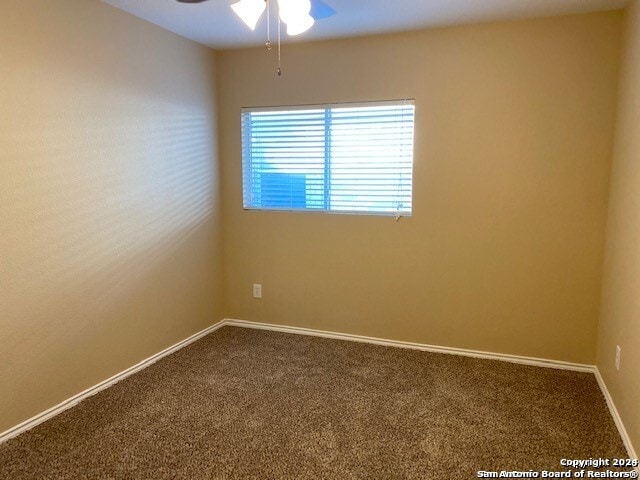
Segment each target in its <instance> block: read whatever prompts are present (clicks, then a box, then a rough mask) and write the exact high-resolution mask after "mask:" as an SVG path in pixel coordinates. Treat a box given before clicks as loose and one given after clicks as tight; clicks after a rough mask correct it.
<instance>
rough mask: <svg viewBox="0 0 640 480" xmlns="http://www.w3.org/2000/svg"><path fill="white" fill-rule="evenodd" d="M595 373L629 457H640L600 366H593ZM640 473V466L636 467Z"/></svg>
mask: <svg viewBox="0 0 640 480" xmlns="http://www.w3.org/2000/svg"><path fill="white" fill-rule="evenodd" d="M593 370H594V373H595V375H596V380H598V385H600V390H602V394H603V395H604V399H605V400H606V401H607V406H608V407H609V411H610V412H611V416H612V417H613V421H614V422H615V424H616V427H617V428H618V432H620V436H621V437H622V442H623V443H624V446H625V448H626V449H627V452H628V454H629V458H635V459H637V458H638V455H637V454H636V451H635V449H634V448H633V444H632V443H631V439H630V438H629V434H628V433H627V429H626V428H624V423H622V419H621V418H620V414H619V413H618V409H617V408H616V405H615V404H614V403H613V398H611V394H610V393H609V389H608V388H607V384H606V383H604V379H603V378H602V375H601V374H600V370H598V367H593ZM636 470H638V472H639V473H640V468H636Z"/></svg>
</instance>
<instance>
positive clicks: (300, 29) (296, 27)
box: [287, 15, 315, 36]
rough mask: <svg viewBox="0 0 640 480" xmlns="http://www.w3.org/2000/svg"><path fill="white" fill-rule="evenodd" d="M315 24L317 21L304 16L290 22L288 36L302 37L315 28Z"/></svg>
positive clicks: (309, 16)
mask: <svg viewBox="0 0 640 480" xmlns="http://www.w3.org/2000/svg"><path fill="white" fill-rule="evenodd" d="M314 23H315V20H314V19H313V17H312V16H311V15H304V16H302V17H300V18H296V19H295V20H290V21H289V22H288V23H287V35H289V36H295V35H300V34H301V33H304V32H306V31H307V30H309V29H310V28H311V27H313V24H314Z"/></svg>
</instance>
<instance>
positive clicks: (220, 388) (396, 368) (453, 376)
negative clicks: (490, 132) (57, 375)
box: [0, 327, 626, 479]
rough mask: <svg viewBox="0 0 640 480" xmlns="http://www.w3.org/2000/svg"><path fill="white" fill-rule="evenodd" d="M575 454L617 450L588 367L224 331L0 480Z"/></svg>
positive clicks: (77, 411) (10, 456) (410, 466)
mask: <svg viewBox="0 0 640 480" xmlns="http://www.w3.org/2000/svg"><path fill="white" fill-rule="evenodd" d="M590 457H604V458H618V457H626V452H625V450H624V447H623V444H622V441H621V439H620V437H619V435H618V433H617V431H616V427H615V425H614V423H613V420H612V418H611V416H610V414H609V412H608V410H607V407H606V404H605V401H604V398H603V396H602V394H601V392H600V390H599V388H598V385H597V383H596V380H595V378H594V376H593V375H592V374H587V373H576V372H568V371H562V370H553V369H545V368H538V367H529V366H523V365H515V364H510V363H504V362H497V361H491V360H480V359H473V358H467V357H459V356H454V355H444V354H434V353H426V352H419V351H412V350H404V349H397V348H389V347H380V346H374V345H366V344H359V343H351V342H343V341H339V340H328V339H322V338H314V337H305V336H298V335H290V334H283V333H275V332H265V331H257V330H247V329H241V328H233V327H225V328H223V329H221V330H219V331H217V332H215V333H213V334H211V335H209V336H207V337H205V338H203V339H201V340H199V341H198V342H196V343H194V344H192V345H190V346H189V347H187V348H185V349H183V350H181V351H179V352H177V353H175V354H173V355H171V356H169V357H167V358H165V359H163V360H161V361H160V362H158V363H156V364H154V365H152V366H151V367H149V368H147V369H146V370H144V371H142V372H140V373H138V374H136V375H134V376H132V377H130V378H128V379H126V380H124V381H122V382H120V383H118V384H117V385H115V386H113V387H111V388H109V389H107V390H105V391H103V392H101V393H99V394H98V395H96V396H94V397H92V398H89V399H87V400H85V401H83V402H81V403H80V404H79V405H78V406H76V407H74V408H72V409H71V410H67V411H66V412H64V413H62V414H61V415H59V416H57V417H55V418H54V419H52V420H50V421H48V422H46V423H44V424H42V425H40V426H38V427H36V428H34V429H32V430H30V431H29V432H27V433H24V434H23V435H21V436H19V437H17V438H15V439H13V440H10V441H8V442H7V443H5V444H3V445H0V478H2V479H45V478H46V479H72V478H73V479H84V478H86V479H164V478H181V479H216V478H220V479H223V478H224V479H227V478H228V479H236V478H238V479H240V478H242V479H280V478H289V479H293V478H308V479H311V478H313V479H321V478H326V479H330V478H335V479H351V478H358V479H361V478H362V479H364V478H378V479H383V478H389V479H391V478H393V479H396V478H397V479H401V478H407V479H410V478H415V479H456V478H462V479H465V478H476V477H477V471H478V470H526V471H528V470H530V469H532V470H541V469H546V470H562V468H561V467H560V465H559V461H560V459H562V458H576V459H583V458H590Z"/></svg>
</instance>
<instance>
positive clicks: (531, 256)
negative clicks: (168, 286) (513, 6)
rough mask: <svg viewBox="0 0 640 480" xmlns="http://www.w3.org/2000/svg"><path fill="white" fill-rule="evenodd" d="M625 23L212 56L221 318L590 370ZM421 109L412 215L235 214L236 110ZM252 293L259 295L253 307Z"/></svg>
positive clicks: (467, 29) (573, 21) (549, 24)
mask: <svg viewBox="0 0 640 480" xmlns="http://www.w3.org/2000/svg"><path fill="white" fill-rule="evenodd" d="M620 31H621V14H620V12H613V13H599V14H589V15H581V16H570V17H561V18H553V19H543V20H529V21H519V22H511V23H498V24H489V25H480V26H464V27H459V28H449V29H441V30H432V31H425V32H418V33H407V34H399V35H392V36H383V37H372V38H362V39H349V40H340V41H332V42H321V43H311V44H304V45H292V46H285V47H284V49H283V62H284V64H283V70H284V74H283V76H282V77H281V78H278V77H277V76H276V74H275V64H274V55H273V54H272V55H269V54H268V53H267V52H266V51H265V50H264V49H248V50H237V51H228V52H222V53H220V54H219V56H218V66H219V69H218V82H219V97H218V102H219V118H220V129H219V132H220V152H221V162H222V163H221V165H222V178H223V182H222V186H223V225H224V262H225V263H224V266H225V273H224V279H225V282H224V283H225V287H224V288H225V308H226V310H225V314H226V316H229V317H235V318H241V319H248V320H254V321H264V322H271V323H278V324H287V325H295V326H303V327H310V328H318V329H324V330H332V331H339V332H347V333H355V334H362V335H370V336H376V337H384V338H389V339H398V340H407V341H413V342H422V343H428V344H436V345H446V346H453V347H461V348H470V349H479V350H486V351H491V352H504V353H511V354H518V355H527V356H535V357H543V358H548V359H557V360H566V361H571V362H582V363H588V364H593V363H594V360H595V346H596V330H597V323H598V315H599V295H600V294H599V292H600V280H601V265H602V251H603V239H604V227H605V217H606V209H607V197H608V179H609V169H610V157H611V149H612V137H613V120H614V116H615V98H616V86H617V78H618V77H617V75H618V60H619V46H620ZM405 97H408V98H415V100H416V109H417V110H416V113H417V117H416V144H415V170H414V192H415V193H414V215H413V216H412V217H411V218H406V219H402V220H401V221H399V222H396V221H394V220H393V219H391V218H388V217H371V216H342V215H321V214H300V213H273V212H271V213H268V212H250V211H243V210H242V199H241V194H242V191H241V149H240V108H241V107H243V106H259V105H281V104H305V103H318V102H342V101H359V100H377V99H396V98H405ZM252 283H262V284H263V289H264V290H263V294H264V298H263V299H262V300H254V299H252V298H251V284H252Z"/></svg>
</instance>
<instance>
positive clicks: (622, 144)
mask: <svg viewBox="0 0 640 480" xmlns="http://www.w3.org/2000/svg"><path fill="white" fill-rule="evenodd" d="M618 100H619V101H618V117H617V123H616V136H615V148H614V157H613V170H612V174H611V199H610V204H609V221H608V224H607V242H606V249H605V263H604V273H603V282H602V314H601V317H600V328H599V332H598V333H599V334H598V363H597V364H598V369H599V370H600V372H601V373H602V376H603V378H604V380H605V383H606V384H607V387H608V389H609V392H610V393H611V395H612V397H613V400H614V402H615V404H616V407H617V408H618V411H619V413H620V415H621V416H622V420H623V422H624V424H625V426H626V428H627V431H628V433H629V435H630V437H631V440H632V442H633V444H634V447H635V449H636V452H638V451H640V2H638V1H637V0H634V1H633V2H632V3H631V4H630V5H629V7H628V9H627V11H626V14H625V30H624V44H623V55H622V64H621V76H620V89H619V99H618ZM616 345H619V346H620V347H621V349H622V356H621V363H620V371H617V370H616V369H615V349H616Z"/></svg>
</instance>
